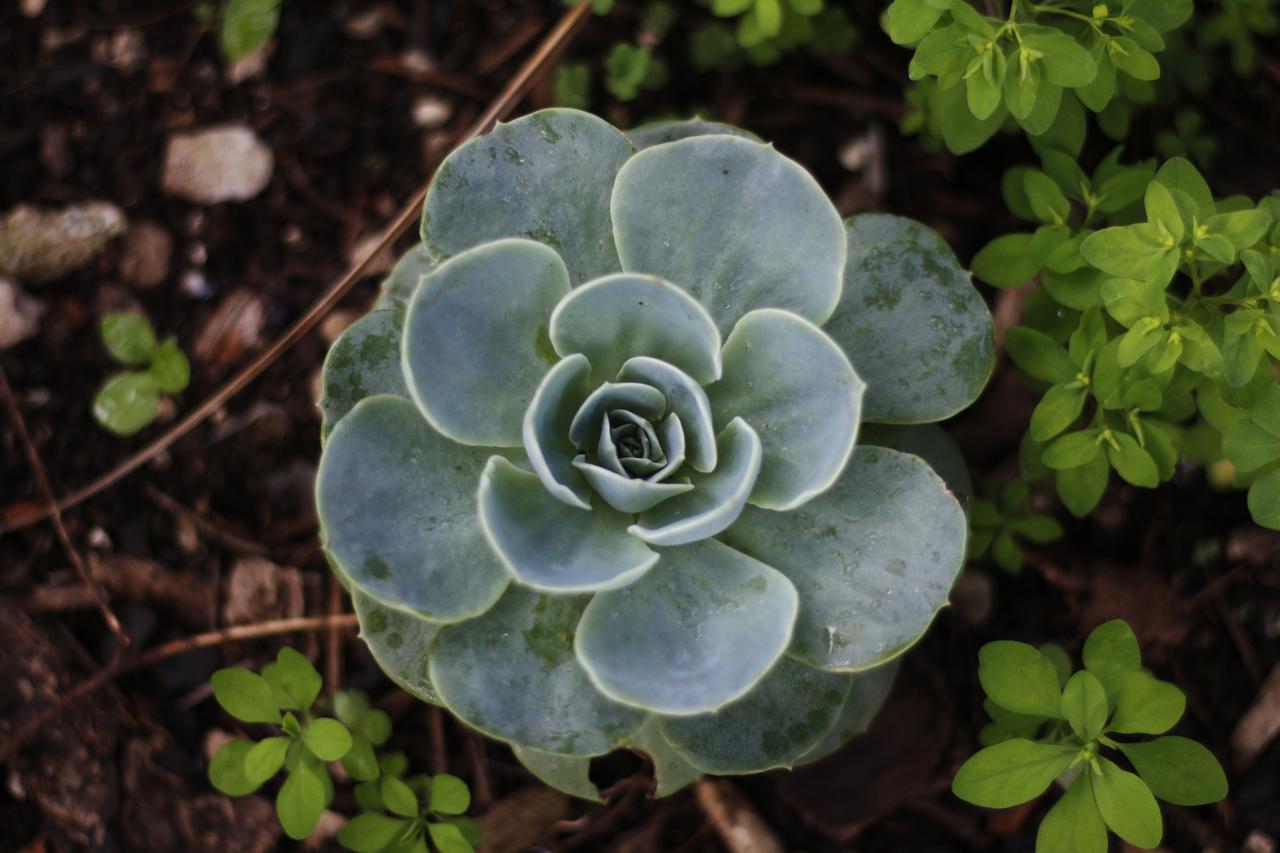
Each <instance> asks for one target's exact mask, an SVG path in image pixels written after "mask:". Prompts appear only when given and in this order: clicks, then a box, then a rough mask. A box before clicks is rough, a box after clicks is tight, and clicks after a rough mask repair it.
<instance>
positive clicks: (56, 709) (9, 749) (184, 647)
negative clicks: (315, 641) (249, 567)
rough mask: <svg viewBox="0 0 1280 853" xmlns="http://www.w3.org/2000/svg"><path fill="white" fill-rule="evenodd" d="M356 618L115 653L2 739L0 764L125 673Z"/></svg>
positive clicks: (288, 623) (238, 631)
mask: <svg viewBox="0 0 1280 853" xmlns="http://www.w3.org/2000/svg"><path fill="white" fill-rule="evenodd" d="M356 625H357V622H356V615H355V614H354V613H343V614H341V615H338V616H316V617H305V618H293V619H276V620H274V621H271V622H260V623H258V624H256V625H235V626H233V627H230V628H223V629H222V630H220V631H209V632H208V633H205V634H196V635H195V636H191V637H182V638H180V639H177V640H171V641H169V642H167V643H163V644H161V645H159V646H156V647H155V648H153V649H148V650H147V651H145V652H142V653H141V654H138V655H135V656H133V657H124V656H122V655H120V654H117V655H116V657H115V658H114V659H113V660H112V661H111V663H109V664H107V665H106V666H104V667H103V668H102V669H100V670H98V671H97V672H96V673H94V674H93V675H92V676H91V677H89V678H87V679H85V680H84V681H82V682H80V683H79V684H77V685H76V686H75V687H72V688H71V689H70V690H68V691H67V692H66V693H63V694H62V695H61V696H59V697H58V700H57V701H56V702H54V703H53V704H52V705H50V706H49V707H47V708H45V709H43V710H42V711H40V713H38V714H36V715H35V716H34V717H32V718H31V719H29V720H27V721H26V722H24V723H23V724H22V725H20V726H18V727H17V728H16V729H14V730H13V732H12V733H11V734H10V735H9V736H8V738H6V739H5V741H4V743H3V745H0V764H4V763H5V762H7V761H8V760H9V759H10V758H12V757H13V754H14V753H15V752H17V751H18V750H19V749H20V748H21V747H22V745H23V744H24V743H26V742H27V741H28V740H30V739H31V738H32V737H33V736H34V735H35V734H36V733H37V732H39V731H40V730H41V729H42V728H44V727H45V726H46V725H48V724H49V722H50V721H52V720H53V719H55V718H56V717H57V716H58V715H59V714H61V713H62V712H63V711H65V710H66V709H67V708H68V707H70V706H71V705H73V704H75V703H76V702H79V701H80V700H81V699H83V698H84V697H86V696H88V695H90V694H91V693H94V692H96V691H97V690H98V689H100V688H101V687H103V686H105V685H106V684H108V683H110V682H111V681H112V680H114V679H115V678H116V676H119V675H124V674H125V673H126V672H133V671H134V670H136V669H143V668H145V667H148V666H153V665H155V664H157V663H159V662H160V661H163V660H168V659H169V658H171V657H177V656H178V655H181V654H185V653H187V652H191V651H195V650H196V649H204V648H208V647H210V646H221V645H223V644H225V643H230V642H234V641H235V640H252V639H258V638H261V637H275V636H279V635H280V634H294V633H301V632H305V631H321V630H325V629H329V630H341V629H344V628H345V629H350V628H354V627H356Z"/></svg>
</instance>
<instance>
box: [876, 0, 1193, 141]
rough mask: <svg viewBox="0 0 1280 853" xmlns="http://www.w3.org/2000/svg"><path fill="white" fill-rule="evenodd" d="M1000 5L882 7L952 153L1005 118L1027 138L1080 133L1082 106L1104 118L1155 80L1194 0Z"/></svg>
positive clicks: (953, 0)
mask: <svg viewBox="0 0 1280 853" xmlns="http://www.w3.org/2000/svg"><path fill="white" fill-rule="evenodd" d="M1007 10H1008V11H1007V15H1006V16H1004V17H992V16H989V15H985V14H983V13H982V12H980V11H978V9H977V8H976V7H975V6H974V5H971V4H970V3H969V2H967V0H894V2H893V3H892V4H890V6H889V7H888V9H887V11H886V13H885V18H884V26H885V29H886V30H887V32H888V33H889V36H890V38H892V39H893V41H894V42H895V43H897V44H900V45H904V46H912V47H914V48H915V55H914V57H913V58H912V60H911V65H910V69H909V71H910V75H911V79H912V80H916V81H922V80H932V81H934V83H935V84H936V87H935V88H934V89H930V90H927V91H926V97H928V98H929V100H930V101H931V103H932V109H934V110H936V112H937V114H938V119H937V130H938V131H939V132H940V134H941V136H942V138H943V140H944V141H945V142H946V144H947V147H948V148H950V149H951V150H952V151H953V152H955V153H957V154H963V153H966V152H969V151H973V150H975V149H976V148H979V147H981V146H982V145H983V143H985V142H986V141H987V140H988V139H990V138H991V137H992V136H993V135H994V134H995V133H996V131H998V130H999V129H1000V128H1001V127H1002V126H1005V125H1006V124H1008V123H1009V122H1010V121H1012V122H1013V123H1014V124H1016V125H1017V126H1020V127H1021V128H1022V129H1023V130H1024V131H1025V132H1026V133H1027V134H1028V135H1029V136H1031V137H1033V138H1035V137H1041V136H1044V135H1045V134H1050V133H1051V132H1052V133H1053V134H1054V135H1057V134H1063V133H1067V132H1069V127H1068V126H1070V125H1079V127H1080V128H1081V132H1083V124H1084V121H1083V119H1084V115H1083V110H1081V106H1082V105H1083V106H1084V107H1087V108H1088V109H1089V110H1090V111H1092V112H1094V113H1098V114H1100V116H1101V115H1102V114H1105V113H1106V111H1107V109H1108V107H1109V106H1111V105H1112V103H1113V102H1114V101H1115V100H1116V98H1117V96H1125V95H1127V94H1128V93H1129V90H1130V89H1134V88H1137V89H1139V90H1140V89H1141V88H1142V86H1143V85H1146V84H1150V83H1151V82H1152V81H1154V80H1156V79H1158V78H1159V77H1160V62H1159V60H1158V59H1157V58H1156V54H1158V53H1160V52H1161V51H1163V50H1164V48H1165V38H1164V34H1165V33H1168V32H1170V31H1172V30H1175V29H1177V28H1178V27H1180V26H1181V25H1182V24H1184V23H1186V21H1187V19H1188V18H1189V17H1190V16H1191V12H1192V0H1110V2H1106V3H1102V2H1098V3H1094V2H1072V0H1056V2H1046V3H1033V2H1030V0H1010V2H1009V3H1008V4H1007ZM1133 84H1138V85H1137V86H1136V87H1135V86H1134V85H1133ZM1135 94H1137V95H1139V96H1142V94H1143V93H1142V92H1141V91H1139V92H1136V93H1135ZM917 101H919V97H917ZM915 107H916V108H917V109H919V108H920V104H919V103H917V104H915ZM922 124H923V123H922V122H916V125H917V126H920V125H922Z"/></svg>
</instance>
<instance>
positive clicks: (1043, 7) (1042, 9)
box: [1015, 0, 1098, 27]
mask: <svg viewBox="0 0 1280 853" xmlns="http://www.w3.org/2000/svg"><path fill="white" fill-rule="evenodd" d="M1015 2H1016V0H1015ZM1027 8H1028V9H1030V10H1031V11H1032V12H1033V13H1034V14H1037V15H1038V14H1049V15H1063V16H1065V17H1068V18H1075V19H1076V20H1077V21H1084V22H1085V23H1086V24H1090V25H1092V26H1094V27H1096V26H1097V25H1098V22H1097V21H1096V20H1095V19H1094V18H1091V17H1089V16H1088V15H1082V14H1080V13H1079V12H1073V11H1072V10H1070V9H1062V8H1059V7H1057V6H1051V5H1049V4H1040V5H1037V4H1035V3H1028V4H1027Z"/></svg>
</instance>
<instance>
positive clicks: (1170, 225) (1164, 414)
mask: <svg viewBox="0 0 1280 853" xmlns="http://www.w3.org/2000/svg"><path fill="white" fill-rule="evenodd" d="M1042 162H1043V168H1042V169H1028V168H1022V167H1019V168H1015V169H1012V170H1010V171H1009V172H1008V173H1007V174H1006V176H1005V179H1004V191H1005V198H1006V200H1007V202H1008V204H1009V206H1010V208H1011V209H1012V210H1013V212H1014V213H1015V214H1017V215H1018V216H1020V217H1021V218H1024V219H1028V220H1031V221H1032V222H1037V223H1039V227H1038V228H1037V229H1036V230H1035V231H1034V232H1031V233H1020V234H1009V235H1006V236H1004V237H1000V238H997V239H996V240H994V241H993V242H991V243H990V244H988V245H987V246H986V247H985V248H983V249H982V250H981V251H980V252H979V253H978V254H977V256H976V257H975V258H974V261H973V269H974V274H975V275H976V276H978V278H980V279H982V280H984V281H986V282H987V283H989V284H992V285H995V286H997V287H1014V286H1017V285H1020V284H1022V283H1023V282H1025V281H1027V280H1029V279H1031V278H1033V277H1039V279H1040V282H1041V284H1042V285H1043V287H1044V291H1045V293H1046V294H1047V297H1041V299H1042V301H1047V302H1049V304H1048V305H1047V306H1046V305H1039V306H1037V305H1036V304H1035V303H1034V302H1033V303H1032V304H1031V307H1030V310H1029V312H1028V313H1029V316H1028V318H1027V323H1026V325H1024V326H1021V327H1017V328H1014V329H1011V330H1010V332H1009V335H1008V336H1007V339H1006V346H1007V349H1008V351H1009V355H1010V357H1011V358H1012V359H1013V361H1014V363H1015V364H1017V365H1018V367H1019V368H1020V369H1021V370H1022V371H1023V373H1025V374H1026V375H1027V377H1029V378H1030V379H1031V380H1032V381H1034V382H1036V383H1038V384H1039V385H1040V387H1043V388H1045V389H1046V390H1045V393H1044V396H1043V398H1042V399H1041V401H1040V404H1039V405H1038V406H1037V407H1036V409H1035V411H1034V412H1033V413H1032V417H1031V424H1030V430H1029V432H1028V438H1027V442H1026V443H1025V444H1024V468H1026V469H1028V473H1029V474H1030V475H1031V476H1038V475H1040V474H1042V473H1044V470H1045V469H1046V468H1047V469H1050V470H1053V471H1055V472H1057V477H1056V483H1057V489H1058V494H1059V496H1060V497H1061V498H1062V500H1063V502H1064V503H1065V504H1066V505H1067V507H1068V509H1070V510H1071V511H1072V512H1073V513H1075V514H1076V515H1084V514H1086V513H1088V512H1089V511H1090V510H1092V509H1093V507H1094V506H1096V505H1097V503H1098V501H1099V500H1100V499H1101V498H1102V495H1103V493H1104V491H1105V490H1106V486H1107V482H1108V480H1109V476H1110V472H1111V471H1112V470H1114V471H1115V472H1116V473H1117V474H1118V475H1119V476H1120V477H1121V478H1122V479H1124V480H1126V481H1127V482H1129V483H1131V484H1133V485H1136V486H1141V487H1145V488H1152V487H1154V486H1156V485H1158V484H1159V483H1160V482H1163V481H1167V480H1169V479H1170V478H1171V477H1172V476H1173V474H1174V470H1175V467H1176V465H1177V462H1178V460H1179V459H1180V458H1188V459H1192V460H1193V461H1198V462H1202V463H1211V462H1215V461H1217V460H1219V459H1221V458H1222V456H1223V455H1224V454H1225V456H1226V457H1227V458H1228V459H1229V460H1230V461H1231V462H1232V463H1233V464H1234V465H1235V468H1236V469H1237V471H1238V475H1237V483H1238V485H1240V486H1241V487H1251V488H1252V490H1253V491H1252V493H1251V495H1250V506H1251V508H1252V510H1253V516H1254V518H1255V520H1256V521H1257V522H1258V523H1259V524H1263V525H1265V526H1268V527H1273V528H1276V527H1280V505H1278V501H1277V496H1280V452H1271V451H1270V449H1269V448H1270V447H1271V446H1272V444H1274V440H1275V436H1276V435H1280V408H1274V409H1273V408H1272V405H1271V403H1270V402H1269V401H1270V400H1271V399H1272V395H1273V394H1274V393H1276V378H1275V373H1274V369H1275V368H1274V364H1275V360H1277V359H1280V196H1273V197H1271V198H1266V199H1263V200H1262V202H1260V203H1259V204H1257V205H1254V204H1253V203H1252V202H1250V201H1249V200H1248V199H1245V198H1229V199H1225V200H1215V199H1214V197H1213V195H1212V193H1211V192H1210V190H1209V186H1208V184H1207V183H1205V181H1204V178H1202V177H1201V176H1200V174H1199V172H1197V171H1196V169H1195V167H1194V166H1192V165H1191V163H1189V162H1188V161H1186V160H1182V159H1173V160H1170V161H1168V162H1167V163H1165V164H1164V166H1163V167H1161V168H1160V170H1159V171H1158V172H1157V171H1156V170H1155V168H1154V164H1150V163H1146V164H1138V165H1133V166H1123V165H1121V164H1120V163H1119V153H1118V152H1114V153H1113V154H1112V155H1111V156H1109V157H1108V158H1107V159H1106V160H1105V161H1104V162H1103V163H1102V165H1101V166H1099V167H1098V169H1096V170H1095V171H1094V172H1093V173H1092V174H1091V175H1086V174H1085V172H1084V171H1083V170H1082V169H1081V168H1080V167H1079V165H1078V164H1077V163H1076V161H1075V160H1074V159H1073V158H1071V157H1069V156H1067V155H1066V154H1064V153H1062V152H1059V151H1054V150H1050V151H1046V152H1045V153H1044V155H1043V161H1042ZM1104 226H1105V227H1104ZM1055 302H1056V303H1057V304H1056V305H1054V304H1052V303H1055ZM1227 435H1231V436H1232V438H1231V439H1230V440H1229V441H1228V440H1227V439H1226V436H1227Z"/></svg>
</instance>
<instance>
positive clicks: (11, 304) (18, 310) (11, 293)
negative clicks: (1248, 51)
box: [0, 278, 45, 350]
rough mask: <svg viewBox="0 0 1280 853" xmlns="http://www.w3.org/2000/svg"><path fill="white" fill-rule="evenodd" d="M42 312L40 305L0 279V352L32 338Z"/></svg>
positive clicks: (9, 283)
mask: <svg viewBox="0 0 1280 853" xmlns="http://www.w3.org/2000/svg"><path fill="white" fill-rule="evenodd" d="M44 312H45V307H44V305H43V304H42V303H40V302H38V301H37V300H35V299H32V298H31V297H30V296H27V295H26V294H25V293H23V292H22V291H21V290H19V289H18V285H17V284H16V283H14V282H13V281H10V280H9V279H7V278H0V350H6V349H8V348H9V347H11V346H15V345H17V344H20V343H22V342H23V341H25V340H26V339H27V338H30V337H32V336H34V335H35V333H36V332H38V331H39V330H40V318H41V317H42V316H43V315H44Z"/></svg>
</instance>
